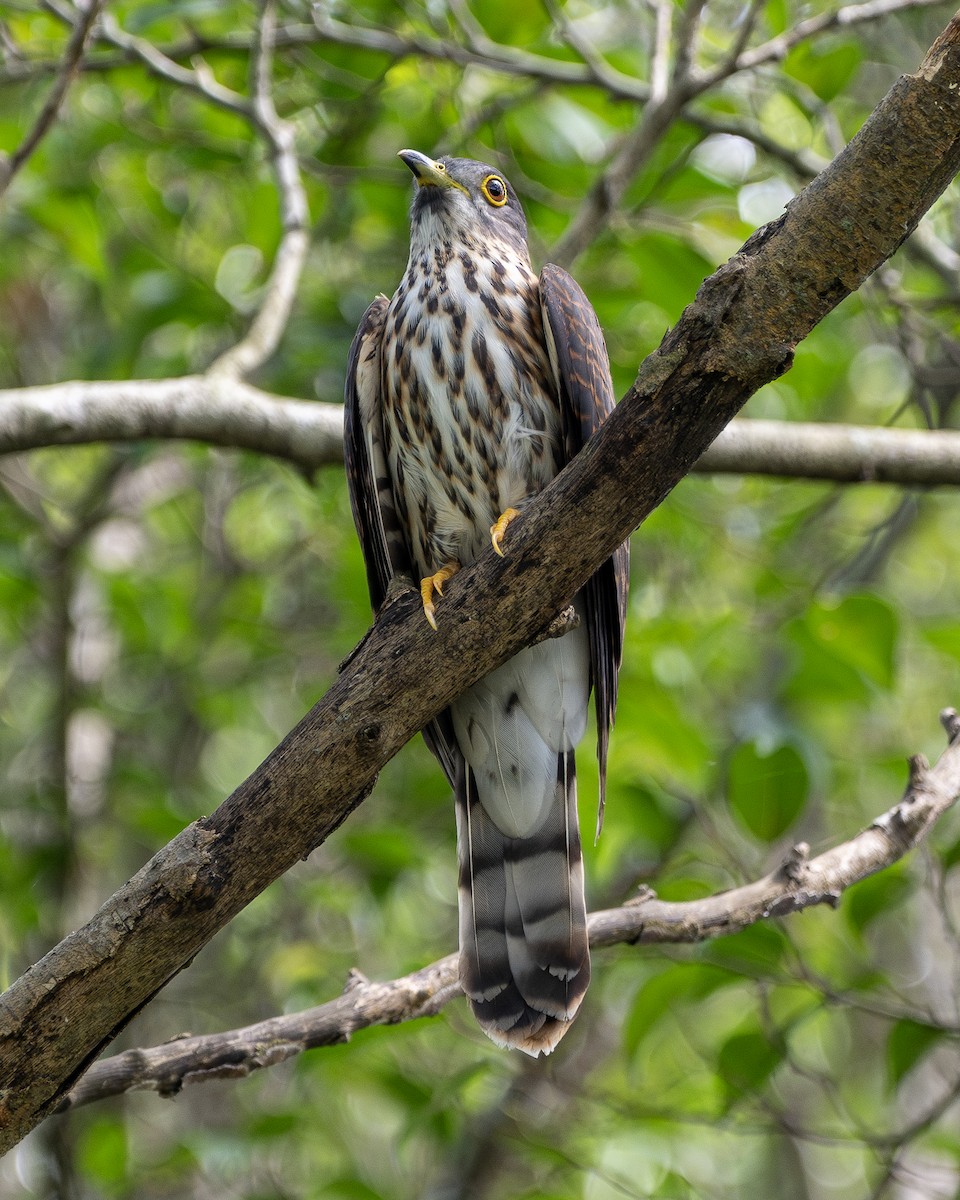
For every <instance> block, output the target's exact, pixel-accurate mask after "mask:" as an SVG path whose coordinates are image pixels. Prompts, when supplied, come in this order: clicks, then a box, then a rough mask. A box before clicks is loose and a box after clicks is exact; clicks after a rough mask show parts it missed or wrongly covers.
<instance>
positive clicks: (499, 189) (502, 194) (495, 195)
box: [480, 175, 507, 208]
mask: <svg viewBox="0 0 960 1200" xmlns="http://www.w3.org/2000/svg"><path fill="white" fill-rule="evenodd" d="M480 191H481V192H483V195H484V199H485V200H487V201H488V202H489V203H490V204H492V205H493V206H494V208H503V206H504V205H505V204H506V202H507V185H506V184H505V183H504V182H503V180H502V179H501V178H500V176H499V175H488V176H487V177H486V179H485V180H484V181H483V183H481V184H480Z"/></svg>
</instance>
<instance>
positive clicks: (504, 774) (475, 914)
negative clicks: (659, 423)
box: [344, 150, 628, 1057]
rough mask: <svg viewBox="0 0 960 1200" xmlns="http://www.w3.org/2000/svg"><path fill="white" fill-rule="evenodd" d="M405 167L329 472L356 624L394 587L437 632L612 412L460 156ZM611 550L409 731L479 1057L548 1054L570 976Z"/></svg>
mask: <svg viewBox="0 0 960 1200" xmlns="http://www.w3.org/2000/svg"><path fill="white" fill-rule="evenodd" d="M399 158H400V159H401V160H402V162H403V163H404V164H405V165H406V166H407V167H408V168H409V170H410V171H411V172H412V174H413V182H414V187H413V200H412V204H411V208H410V254H409V260H408V263H407V267H406V271H405V273H404V275H403V277H402V279H401V280H400V283H399V286H398V287H397V289H396V291H395V292H394V294H393V296H392V297H391V298H387V297H386V296H385V295H380V296H378V297H377V298H376V299H375V300H374V301H373V303H372V304H371V305H370V307H369V308H368V309H367V311H366V312H365V313H364V315H363V318H362V319H361V321H360V325H359V327H358V329H357V332H356V336H355V337H354V340H353V344H352V346H351V350H350V356H349V360H348V367H347V376H346V385H345V423H344V445H345V462H346V473H347V480H348V488H349V492H350V500H351V507H352V511H353V516H354V521H355V524H356V526H357V531H358V534H359V538H360V543H361V548H362V551H363V556H364V561H365V565H366V573H367V581H368V586H369V591H370V599H371V603H372V605H373V608H374V611H375V612H376V611H378V610H379V609H380V607H381V606H382V605H383V603H384V600H385V598H386V597H387V592H388V588H390V587H391V584H392V583H393V581H394V580H395V579H396V578H397V577H398V576H399V577H400V578H401V579H404V578H406V579H414V580H419V581H420V594H421V600H422V603H423V612H424V617H425V619H426V620H427V621H428V622H429V623H430V624H431V625H432V626H433V627H434V628H436V627H437V620H438V619H440V620H442V612H443V608H442V601H440V600H439V599H438V598H439V597H441V596H442V593H443V588H444V586H445V584H446V582H447V581H448V580H449V579H450V578H451V577H452V576H453V575H454V574H455V572H456V571H457V570H458V569H459V568H460V567H462V566H465V565H467V564H469V563H472V562H474V561H475V560H476V559H477V557H478V556H479V555H480V554H482V553H483V552H484V551H485V550H486V549H488V548H489V547H491V546H492V548H493V549H494V550H495V551H496V552H497V553H499V554H504V553H507V554H508V553H509V537H508V528H509V524H510V522H511V521H512V520H513V519H514V518H515V517H516V515H517V514H518V513H519V512H520V511H521V510H522V508H523V506H524V505H525V504H526V503H527V502H529V500H530V499H531V498H532V497H533V496H535V495H536V494H537V493H538V492H540V491H541V490H542V489H543V488H544V487H545V486H546V485H547V484H548V483H549V482H550V480H551V479H553V478H554V476H555V475H556V474H557V473H558V472H559V471H560V470H561V469H562V468H563V466H564V465H565V464H566V463H567V462H569V460H570V459H571V458H572V457H573V456H574V455H575V454H576V453H577V452H578V451H579V450H580V449H581V448H582V446H583V445H584V443H585V442H586V441H587V439H588V438H589V437H591V436H592V434H593V433H594V432H595V431H596V429H597V428H598V427H599V425H600V424H601V423H602V421H603V420H604V419H605V418H606V416H607V415H608V414H609V413H610V411H611V410H612V408H613V404H614V398H613V385H612V383H611V379H610V367H609V361H608V357H607V351H606V346H605V343H604V339H603V334H602V332H601V329H600V325H599V322H598V321H597V317H596V315H595V313H594V311H593V308H592V307H591V305H590V303H589V301H588V300H587V298H586V296H585V295H584V293H583V291H582V290H581V288H580V287H579V285H578V284H577V283H576V282H575V281H574V280H573V279H572V278H571V276H570V275H569V274H567V272H566V271H564V270H563V269H562V268H560V267H558V266H556V265H552V264H547V265H546V266H544V267H543V269H542V270H541V272H540V273H539V275H538V274H536V273H535V271H534V270H533V267H532V266H531V262H530V254H529V250H528V247H527V225H526V218H525V216H524V213H523V208H522V207H521V204H520V201H519V199H518V197H517V193H516V191H515V190H514V188H513V187H512V186H511V184H510V183H509V182H508V181H507V179H506V178H505V177H504V175H503V174H502V173H501V172H500V171H499V170H497V169H496V168H495V167H492V166H489V165H487V164H485V163H481V162H476V161H473V160H472V159H465V158H456V157H449V156H444V157H440V158H437V159H433V158H431V157H429V156H428V155H426V154H423V153H421V152H420V151H417V150H402V151H400V152H399ZM627 577H628V550H627V546H626V545H623V546H621V547H620V548H619V549H618V550H617V551H616V552H615V553H614V555H613V556H612V557H611V558H610V559H608V560H607V561H606V562H605V563H604V564H603V565H602V566H601V567H600V568H599V570H598V571H597V572H596V573H595V574H594V576H593V577H592V578H591V579H590V580H589V582H588V583H587V584H586V585H585V586H584V587H583V589H582V590H581V591H580V592H579V593H578V594H577V596H576V597H575V598H574V600H573V603H574V609H575V612H576V618H577V619H576V620H573V621H569V620H568V621H567V623H566V625H567V632H566V633H564V634H563V635H562V636H560V637H550V638H544V639H543V640H540V641H539V642H537V643H535V644H534V645H531V646H528V647H526V648H525V649H523V650H521V651H520V652H519V653H518V654H516V655H515V656H514V657H512V658H510V659H509V660H508V661H507V662H506V663H504V664H503V665H502V666H501V667H499V668H498V669H497V670H495V671H493V672H492V673H491V674H489V675H487V676H486V677H485V678H483V679H481V680H480V682H478V683H477V684H476V685H475V686H474V687H472V688H471V689H470V690H469V691H467V692H466V693H465V694H464V695H463V696H461V697H460V698H459V699H458V700H456V701H455V702H454V703H452V704H451V705H450V706H449V708H448V709H446V710H445V711H444V712H442V713H441V714H440V715H439V716H438V717H437V718H436V719H435V720H434V721H432V722H431V723H430V724H429V725H428V726H427V727H426V728H425V729H424V731H423V733H424V738H425V740H426V742H427V745H428V746H429V748H430V749H431V750H432V751H433V753H434V755H435V756H436V758H437V759H438V761H439V763H440V765H441V767H442V768H443V770H444V772H445V774H446V776H447V779H448V780H449V782H450V784H451V786H452V788H453V790H454V794H455V799H456V824H457V845H458V862H459V886H458V892H459V933H460V957H459V975H460V983H461V985H462V988H463V991H464V992H465V994H466V996H467V999H468V1001H469V1004H470V1007H471V1009H472V1011H473V1013H474V1016H475V1017H476V1019H477V1021H478V1023H479V1025H480V1027H481V1028H482V1030H483V1031H484V1032H485V1033H486V1034H487V1036H488V1037H490V1038H491V1039H492V1040H493V1041H494V1042H495V1043H496V1044H497V1045H499V1046H502V1047H505V1048H516V1049H519V1050H522V1051H524V1052H525V1053H527V1054H529V1055H531V1056H532V1057H537V1056H539V1055H541V1054H549V1053H550V1052H551V1051H552V1050H553V1049H554V1048H555V1047H556V1045H557V1043H558V1042H559V1041H560V1039H561V1038H562V1037H563V1035H564V1034H565V1033H566V1032H567V1030H568V1029H569V1027H570V1024H571V1022H572V1021H573V1019H574V1017H575V1016H576V1014H577V1011H578V1009H579V1008H580V1005H581V1001H582V1000H583V996H584V993H585V992H586V989H587V985H588V983H589V981H590V952H589V944H588V934H587V921H586V906H585V899H584V876H583V862H582V853H581V842H580V833H579V823H578V812H577V786H576V762H575V753H574V752H575V748H576V746H577V744H578V743H579V742H580V740H581V739H582V738H583V736H584V733H585V729H586V724H587V717H588V707H589V696H590V690H591V688H592V689H593V693H594V698H595V707H596V718H597V721H596V723H597V754H598V759H599V777H600V788H599V790H600V795H599V806H598V822H597V831H598V834H599V829H600V824H601V822H602V816H603V807H604V803H605V794H606V775H607V751H608V744H609V735H610V730H611V728H612V725H613V720H614V715H615V711H616V704H617V683H618V672H619V668H620V663H621V657H622V649H623V634H624V619H625V613H626V600H627Z"/></svg>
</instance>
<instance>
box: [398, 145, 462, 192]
mask: <svg viewBox="0 0 960 1200" xmlns="http://www.w3.org/2000/svg"><path fill="white" fill-rule="evenodd" d="M397 158H399V159H401V161H403V162H404V163H406V165H407V166H408V167H409V168H410V170H411V171H412V172H413V177H414V179H415V180H416V181H417V186H418V187H439V188H457V190H458V191H461V192H464V193H466V194H467V195H469V193H468V192H467V189H466V188H465V187H464V186H463V184H462V183H457V181H456V180H455V179H451V177H450V176H449V175H448V174H447V169H446V167H445V166H444V165H443V163H438V162H434V160H433V159H432V158H428V157H427V155H426V154H421V153H420V151H419V150H401V151H399V153H398V154H397Z"/></svg>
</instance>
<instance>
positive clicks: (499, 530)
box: [490, 508, 520, 558]
mask: <svg viewBox="0 0 960 1200" xmlns="http://www.w3.org/2000/svg"><path fill="white" fill-rule="evenodd" d="M519 516H520V510H519V509H518V508H505V509H504V510H503V512H502V513H501V514H500V516H499V517H497V519H496V521H495V522H494V523H493V524H492V525H491V526H490V540H491V541H492V542H493V548H494V550H496V552H497V553H498V554H499V555H500V557H501V558H503V551H502V550H501V549H500V543H501V542H502V541H503V535H504V534H505V533H506V532H507V526H508V525H509V524H510V522H511V521H512V520H513V518H514V517H519Z"/></svg>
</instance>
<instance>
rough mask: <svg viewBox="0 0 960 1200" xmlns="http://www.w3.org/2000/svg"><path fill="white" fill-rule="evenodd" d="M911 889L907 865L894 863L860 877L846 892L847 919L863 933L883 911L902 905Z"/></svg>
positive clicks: (845, 909) (844, 905) (845, 910)
mask: <svg viewBox="0 0 960 1200" xmlns="http://www.w3.org/2000/svg"><path fill="white" fill-rule="evenodd" d="M910 891H911V884H910V880H909V878H908V877H907V874H906V868H905V867H904V866H903V864H902V863H895V864H894V865H893V866H892V867H888V868H887V869H886V870H885V871H882V872H881V873H880V874H879V875H871V876H870V877H869V878H868V879H861V880H860V882H859V883H857V884H854V886H853V887H851V888H850V889H849V890H848V891H847V892H846V894H845V896H844V904H843V908H844V912H845V913H846V916H847V920H848V921H849V922H850V924H851V925H852V926H853V928H854V929H855V930H856V931H857V932H858V933H860V934H862V933H863V932H864V930H866V928H867V926H868V925H870V923H871V922H872V921H874V920H875V919H876V918H877V917H878V916H880V914H881V913H884V912H886V911H888V910H889V909H892V908H897V907H898V906H899V905H900V904H902V903H903V901H904V900H905V899H906V897H907V896H908V895H909V893H910Z"/></svg>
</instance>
